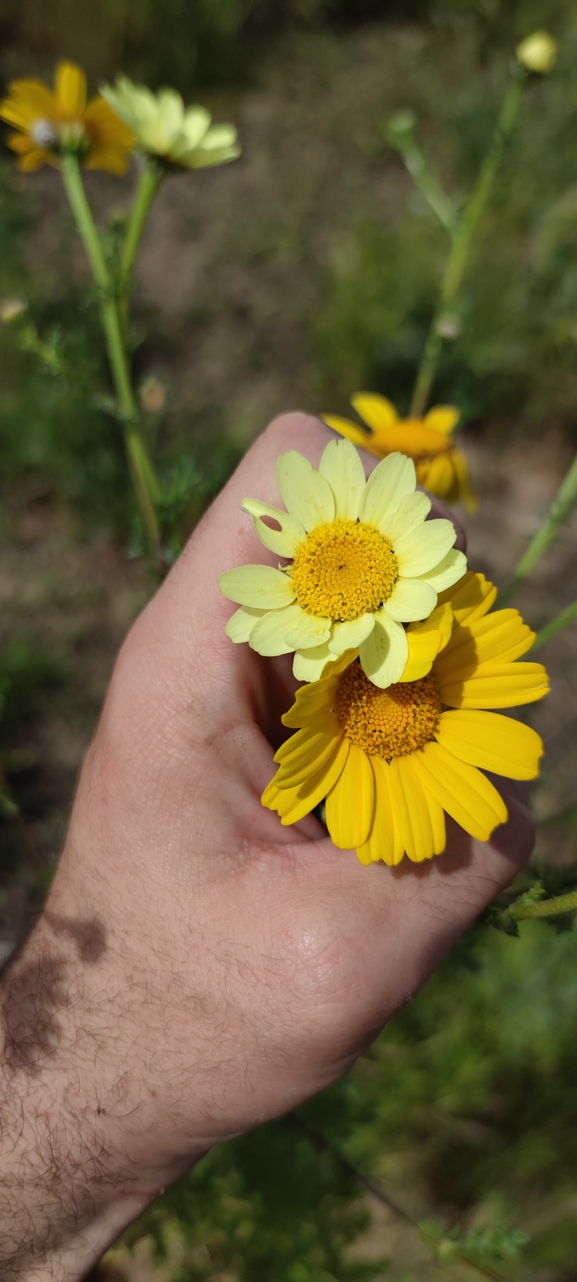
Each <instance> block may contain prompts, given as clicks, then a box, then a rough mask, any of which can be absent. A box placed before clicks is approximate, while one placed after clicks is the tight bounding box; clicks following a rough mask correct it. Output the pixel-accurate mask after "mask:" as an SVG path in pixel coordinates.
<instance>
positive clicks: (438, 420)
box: [423, 405, 461, 436]
mask: <svg viewBox="0 0 577 1282" xmlns="http://www.w3.org/2000/svg"><path fill="white" fill-rule="evenodd" d="M460 417H461V411H460V410H459V409H457V406H456V405H434V406H433V408H432V409H431V410H429V412H428V414H425V418H424V420H423V421H424V422H425V423H426V425H427V427H432V428H434V430H435V432H442V433H443V435H444V436H450V434H451V432H452V431H453V428H454V427H456V425H457V423H458V422H459V419H460Z"/></svg>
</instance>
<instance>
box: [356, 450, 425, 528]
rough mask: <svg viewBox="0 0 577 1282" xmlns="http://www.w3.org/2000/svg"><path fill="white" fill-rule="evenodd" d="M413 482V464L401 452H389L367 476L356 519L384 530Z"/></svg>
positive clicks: (411, 490) (414, 483) (414, 477)
mask: <svg viewBox="0 0 577 1282" xmlns="http://www.w3.org/2000/svg"><path fill="white" fill-rule="evenodd" d="M415 485H416V475H415V465H414V463H413V462H412V460H411V459H409V458H407V457H406V456H405V455H404V454H389V456H388V458H385V459H383V461H382V463H379V464H378V465H377V467H376V468H375V470H374V472H373V473H372V474H371V476H369V479H368V481H367V484H366V487H365V491H364V494H363V495H362V497H361V501H360V503H359V519H360V520H361V521H364V522H366V524H367V525H372V526H374V528H375V529H377V530H378V531H379V533H380V534H385V535H386V534H387V522H388V520H389V518H390V517H391V516H392V515H393V514H394V513H395V512H396V510H397V508H398V506H399V503H400V502H401V499H404V497H405V495H406V494H411V493H412V492H413V491H414V489H415Z"/></svg>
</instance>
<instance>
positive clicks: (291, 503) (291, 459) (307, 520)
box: [276, 450, 335, 533]
mask: <svg viewBox="0 0 577 1282" xmlns="http://www.w3.org/2000/svg"><path fill="white" fill-rule="evenodd" d="M276 474H277V480H278V486H279V490H280V492H281V496H282V499H283V502H284V505H285V507H286V508H287V510H288V511H289V512H290V514H291V516H294V517H296V519H297V521H300V523H301V525H303V526H304V528H305V530H306V531H307V533H308V531H309V530H312V529H314V527H315V525H321V524H322V522H323V521H333V520H334V516H335V500H334V498H333V492H332V490H331V487H330V485H329V483H328V481H326V480H325V478H324V476H319V473H318V472H315V471H314V469H313V468H312V467H311V464H310V463H309V461H308V459H306V458H303V456H302V454H298V453H297V451H296V450H289V452H288V454H282V455H281V457H280V458H279V460H278V463H277V468H276Z"/></svg>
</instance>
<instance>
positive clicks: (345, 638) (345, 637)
mask: <svg viewBox="0 0 577 1282" xmlns="http://www.w3.org/2000/svg"><path fill="white" fill-rule="evenodd" d="M374 626H375V616H374V614H372V613H370V614H361V616H360V618H358V619H347V620H345V622H344V623H334V624H333V629H332V634H331V639H330V641H329V650H330V651H331V654H344V652H345V650H358V648H359V646H360V645H362V643H363V641H366V639H367V637H370V635H371V632H372V630H373V628H374Z"/></svg>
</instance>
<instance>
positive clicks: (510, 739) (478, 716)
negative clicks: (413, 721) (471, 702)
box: [436, 709, 543, 779]
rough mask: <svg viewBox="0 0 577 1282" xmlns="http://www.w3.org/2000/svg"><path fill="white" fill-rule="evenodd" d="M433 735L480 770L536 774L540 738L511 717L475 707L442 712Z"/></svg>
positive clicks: (511, 775)
mask: <svg viewBox="0 0 577 1282" xmlns="http://www.w3.org/2000/svg"><path fill="white" fill-rule="evenodd" d="M436 738H437V742H438V743H440V744H441V745H442V746H443V747H444V748H446V749H447V751H448V752H450V753H452V755H453V756H454V757H458V758H459V760H460V761H466V762H467V763H468V764H469V765H470V766H479V768H480V769H481V770H491V771H492V772H493V773H494V774H497V775H506V776H507V778H509V779H534V778H535V776H536V775H538V773H539V758H540V757H541V756H542V755H543V744H542V742H541V739H540V738H539V735H538V734H537V733H536V732H535V730H532V729H531V728H530V726H526V725H523V722H522V721H514V720H513V719H512V717H501V716H499V715H498V714H496V713H494V712H478V711H477V710H476V709H475V710H471V711H464V710H460V711H458V712H443V713H442V714H441V717H440V719H439V726H438V729H437V733H436Z"/></svg>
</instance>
